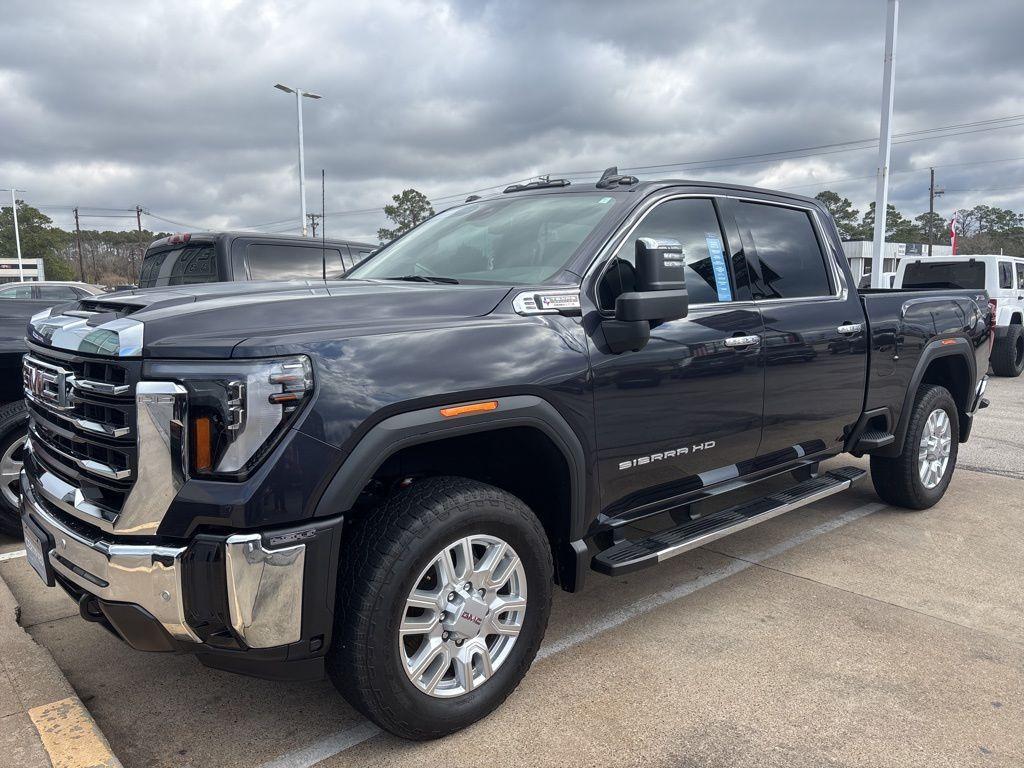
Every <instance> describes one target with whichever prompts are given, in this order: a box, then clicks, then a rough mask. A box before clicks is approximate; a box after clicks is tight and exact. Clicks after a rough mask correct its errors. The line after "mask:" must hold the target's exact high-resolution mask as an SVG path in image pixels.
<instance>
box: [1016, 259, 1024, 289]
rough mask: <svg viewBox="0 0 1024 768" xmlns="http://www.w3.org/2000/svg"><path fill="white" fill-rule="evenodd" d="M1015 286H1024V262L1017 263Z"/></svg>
mask: <svg viewBox="0 0 1024 768" xmlns="http://www.w3.org/2000/svg"><path fill="white" fill-rule="evenodd" d="M1017 287H1018V288H1024V263H1022V264H1018V265H1017Z"/></svg>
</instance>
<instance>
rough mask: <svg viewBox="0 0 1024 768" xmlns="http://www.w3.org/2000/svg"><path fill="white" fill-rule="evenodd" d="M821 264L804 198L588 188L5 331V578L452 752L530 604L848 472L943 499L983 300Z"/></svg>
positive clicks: (836, 261)
mask: <svg viewBox="0 0 1024 768" xmlns="http://www.w3.org/2000/svg"><path fill="white" fill-rule="evenodd" d="M841 254H842V250H841V247H840V243H839V238H838V235H837V233H836V230H835V228H834V226H833V223H832V222H831V220H830V219H829V217H828V215H827V214H826V212H825V211H824V209H823V208H822V207H821V205H820V204H819V203H818V202H817V201H815V200H811V199H806V198H802V197H796V196H792V195H787V194H782V193H777V192H769V191H765V190H759V189H750V188H744V187H735V186H726V185H714V184H706V183H694V182H672V181H667V182H645V183H640V182H638V181H637V180H636V179H635V178H632V177H628V176H620V175H618V174H617V173H615V172H614V171H613V170H612V169H609V172H607V173H606V174H605V176H604V177H603V178H602V179H601V180H600V181H599V182H598V183H597V184H596V185H595V184H586V185H572V186H571V185H569V183H568V182H567V181H561V180H547V181H545V182H543V183H534V184H528V185H518V186H512V187H509V188H508V189H506V190H505V192H504V193H502V194H499V195H495V196H493V197H490V198H486V199H480V200H475V201H471V202H467V203H466V204H463V205H459V206H456V207H454V208H452V209H450V210H447V211H444V212H442V213H440V214H438V215H437V216H434V217H433V218H431V219H430V220H428V221H427V222H425V223H423V224H421V225H420V226H419V227H417V228H416V229H414V230H412V231H411V232H409V233H408V234H406V235H405V236H403V237H401V238H400V239H398V240H396V241H395V242H393V243H391V244H390V245H388V246H386V247H385V248H383V249H382V250H381V251H379V252H378V253H376V254H375V255H374V256H372V257H371V258H370V259H368V260H367V261H365V262H364V263H363V264H361V265H360V266H358V267H356V268H355V269H354V270H353V271H352V272H351V273H350V274H349V276H348V278H347V279H345V280H342V281H337V282H331V281H328V282H327V283H326V284H323V283H321V284H319V285H316V286H312V285H306V284H298V283H279V284H275V283H251V284H242V283H234V284H214V285H206V286H196V287H182V288H177V289H166V290H159V289H154V290H150V291H144V292H141V293H139V294H137V295H131V294H119V295H117V296H112V297H108V298H99V299H92V300H86V301H82V302H80V303H79V304H78V305H77V307H75V308H74V309H73V310H71V311H68V308H62V311H61V312H60V313H52V314H51V315H50V316H49V317H42V318H36V319H35V320H33V322H32V323H31V324H30V327H29V337H28V342H29V355H28V356H27V357H26V358H25V381H26V386H27V391H28V392H29V393H30V397H31V408H30V410H31V426H30V437H29V443H28V448H27V451H26V457H25V471H24V473H23V474H22V493H23V502H22V504H23V516H22V519H23V523H24V526H25V536H26V549H27V553H28V557H27V561H28V563H29V564H30V565H31V566H32V567H33V568H35V569H36V571H37V572H38V574H39V576H40V577H41V578H42V579H43V580H44V581H45V582H46V583H47V584H49V585H59V586H60V587H61V588H62V589H64V590H65V591H67V592H68V593H69V594H70V595H72V596H73V597H74V598H75V599H76V600H78V601H79V602H80V605H81V613H82V616H83V617H85V618H86V619H88V620H92V621H97V622H100V623H102V624H104V625H106V626H107V627H108V628H110V629H111V630H112V631H113V632H114V633H115V634H116V635H118V636H120V637H121V638H123V639H124V640H125V641H126V642H128V643H130V644H131V645H132V646H134V647H135V648H138V649H142V650H152V651H156V650H162V651H171V650H178V651H182V650H184V651H190V652H193V653H195V654H196V655H197V656H198V657H199V658H200V659H201V660H202V661H203V663H205V664H208V665H210V666H213V667H217V668H222V669H228V670H233V671H237V672H245V673H249V674H254V675H261V676H266V677H273V678H291V679H309V678H317V677H319V676H321V675H322V674H323V673H324V672H326V673H327V674H329V675H330V677H331V678H332V680H333V681H334V683H335V684H336V685H337V686H338V688H339V689H340V690H341V692H342V693H343V694H344V695H345V696H346V697H348V698H349V699H350V700H351V701H352V702H353V703H354V704H355V706H356V707H358V708H359V709H360V710H361V711H362V712H364V713H365V714H366V715H367V716H369V717H370V718H372V719H373V720H374V721H375V722H376V723H378V724H380V725H381V726H383V727H384V728H387V729H388V730H390V731H392V732H393V733H396V734H399V735H402V736H405V737H409V738H432V737H437V736H440V735H443V734H445V733H449V732H451V731H453V730H455V729H458V728H461V727H464V726H466V725H467V724H469V723H471V722H473V721H475V720H477V719H478V718H480V717H482V716H484V715H486V714H487V713H488V712H490V711H491V710H493V709H494V708H495V707H497V706H498V705H499V704H500V703H501V702H502V701H503V700H504V699H505V697H506V696H507V695H508V694H509V693H510V692H511V691H512V690H513V688H514V687H515V686H516V685H517V684H518V682H519V681H520V680H521V679H522V677H523V675H524V674H525V673H526V671H527V669H528V667H529V666H530V663H531V662H532V660H533V658H534V655H535V654H536V652H537V650H538V648H539V646H540V643H541V640H542V637H543V635H544V630H545V627H546V625H547V620H548V614H549V610H550V604H551V590H552V583H555V584H557V585H559V586H560V587H561V588H562V589H564V590H567V591H570V592H571V591H574V590H578V589H579V588H580V586H581V584H582V582H583V580H584V577H585V576H586V575H587V574H588V573H589V572H590V571H592V570H593V571H598V572H600V573H604V574H613V575H614V574H621V573H625V572H628V571H631V570H634V569H637V568H640V567H643V566H647V565H651V564H654V563H656V562H658V561H661V560H664V559H665V558H667V557H671V556H673V555H677V554H679V553H681V552H685V551H687V550H689V549H692V548H694V547H697V546H700V545H702V544H705V543H707V542H709V541H712V540H714V539H716V538H718V537H721V536H724V535H727V534H730V533H732V532H734V531H738V530H740V529H743V528H747V527H749V526H751V525H753V524H756V523H759V522H761V521H763V520H766V519H768V518H771V517H773V516H775V515H778V514H780V513H783V512H786V511H788V510H791V509H795V508H797V507H799V506H801V505H804V504H808V503H811V502H812V501H815V500H817V499H821V498H823V497H825V496H827V495H829V494H833V493H837V492H840V491H842V490H844V489H846V488H848V487H849V486H850V484H851V483H853V482H855V481H857V480H858V479H860V478H861V477H862V476H863V475H864V474H865V471H864V470H863V469H860V468H858V467H854V466H846V467H840V468H835V469H832V470H830V471H821V470H819V462H821V461H822V460H824V459H826V458H830V457H834V456H836V455H838V454H841V453H844V452H848V453H852V454H854V455H858V456H859V455H862V454H870V456H871V476H872V480H873V482H874V485H875V488H876V489H877V491H878V493H879V495H880V496H881V497H882V498H883V499H885V500H886V501H888V502H890V503H892V504H895V505H899V506H903V507H908V508H913V509H920V508H925V507H928V506H931V505H933V504H935V503H936V502H937V501H938V500H939V499H940V498H941V497H942V495H943V493H944V492H945V490H946V487H947V485H948V484H949V482H950V480H951V478H952V476H953V470H954V467H955V464H956V459H957V448H958V444H959V443H960V442H962V441H964V440H966V439H967V437H968V436H969V434H970V432H971V425H972V420H973V418H974V415H975V412H976V411H977V409H978V408H979V407H981V406H982V405H984V404H985V401H984V399H983V397H982V394H983V392H984V388H985V381H986V379H985V372H986V370H987V367H988V357H989V351H990V346H991V336H992V332H991V323H990V311H989V305H988V301H987V298H986V296H985V294H984V292H983V291H978V290H942V291H881V292H863V293H858V291H857V290H856V289H855V288H854V286H853V280H852V278H851V275H850V272H849V269H848V267H847V264H846V261H845V259H843V258H842V255H841ZM790 476H791V477H792V480H791V482H790V484H789V486H788V487H787V488H786V490H784V491H783V492H777V491H776V492H774V493H765V492H763V491H762V495H760V496H758V493H757V487H758V486H757V484H758V482H759V481H762V480H765V479H766V478H769V477H777V478H778V477H782V478H789V477H790ZM737 492H743V493H742V495H741V496H739V497H738V496H737ZM751 497H753V498H751ZM741 499H742V500H741ZM55 542H59V543H60V547H59V548H55ZM115 545H116V546H115Z"/></svg>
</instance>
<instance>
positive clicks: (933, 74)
mask: <svg viewBox="0 0 1024 768" xmlns="http://www.w3.org/2000/svg"><path fill="white" fill-rule="evenodd" d="M3 8H4V12H3V21H2V24H0V104H2V107H0V187H3V186H10V185H11V184H14V185H16V186H17V187H19V188H23V189H25V190H27V192H25V193H24V194H23V195H21V196H22V197H24V198H25V199H26V200H28V201H29V202H31V203H32V204H35V205H40V206H45V208H44V210H45V212H46V213H47V214H49V215H50V216H52V218H53V219H54V220H55V222H57V223H58V224H61V225H64V226H67V225H68V224H69V222H70V208H71V206H74V205H78V206H80V207H81V210H82V211H83V212H89V213H91V214H111V215H114V214H118V213H119V212H118V211H116V210H109V209H125V208H134V206H135V205H136V204H141V205H142V206H143V207H144V208H145V209H147V210H148V211H151V212H152V213H153V214H154V216H160V217H163V218H164V219H169V220H171V221H173V222H175V223H173V224H172V223H169V222H167V221H163V220H160V219H156V218H152V217H146V219H145V220H144V224H145V225H146V226H147V227H149V228H153V229H169V230H172V231H181V230H186V229H190V228H199V227H209V228H220V227H229V226H230V227H247V228H248V227H255V228H259V229H262V230H264V231H296V230H297V228H298V201H297V198H298V193H297V182H296V166H297V159H296V154H297V152H296V135H295V105H294V97H291V96H288V95H286V94H283V93H281V92H280V91H277V90H274V89H273V87H272V86H273V85H274V83H276V82H283V83H287V84H290V85H296V86H299V87H302V88H306V89H309V90H314V91H317V92H319V93H321V94H323V96H324V98H323V100H321V101H316V102H314V101H309V100H307V101H306V102H305V111H304V116H305V129H306V171H307V178H308V180H309V184H308V189H307V197H308V200H309V208H310V210H313V211H318V210H319V209H320V184H319V177H320V169H321V168H324V169H326V174H327V205H326V208H327V212H328V217H327V218H328V223H327V227H328V233H329V234H330V235H334V236H349V237H355V238H363V239H374V240H375V234H374V233H375V232H376V229H377V227H378V226H381V225H382V224H384V223H385V221H384V220H383V216H382V214H381V213H380V208H381V207H382V206H383V205H384V204H385V203H386V202H387V201H388V198H389V196H390V195H391V194H393V193H395V192H397V191H399V190H401V189H403V188H406V187H410V186H412V187H416V188H418V189H420V190H422V191H423V192H425V193H427V194H428V195H429V196H430V197H431V198H432V199H433V200H435V201H436V205H437V206H438V207H442V206H443V205H445V204H446V202H450V201H452V200H458V199H461V197H463V196H465V195H466V194H468V193H469V192H472V191H476V190H479V189H481V188H486V187H492V186H494V185H500V184H506V183H509V182H511V181H515V180H518V179H522V178H525V177H529V176H531V175H534V174H540V173H552V174H556V175H566V174H577V175H576V176H574V178H579V179H580V180H581V181H583V180H586V179H590V180H593V179H595V178H596V174H595V175H589V176H587V175H586V173H587V172H593V171H599V170H600V169H602V168H604V167H606V166H609V165H613V164H617V165H618V166H619V167H620V168H632V167H636V166H652V165H664V166H668V165H669V164H683V163H691V165H689V166H687V165H677V166H676V167H663V168H655V169H650V170H647V171H645V172H642V173H638V175H641V176H644V177H675V178H722V179H727V180H734V181H741V182H744V183H749V184H754V185H763V186H770V187H778V188H784V189H791V190H793V191H798V192H802V193H806V194H814V193H816V192H817V191H819V190H820V189H822V188H831V189H834V190H836V191H838V192H841V193H842V194H844V195H847V196H849V197H850V198H851V199H852V200H853V201H854V202H855V203H856V204H857V206H858V207H861V208H863V207H864V206H866V204H867V202H868V201H869V200H870V199H872V197H873V194H874V182H873V175H874V172H875V166H876V150H875V149H874V148H872V147H871V146H870V143H863V144H857V145H855V147H856V148H852V147H851V145H848V144H841V143H842V142H850V141H854V140H860V139H870V137H872V136H876V137H877V135H878V123H879V101H880V93H881V73H882V48H883V44H882V42H883V41H882V37H883V34H882V33H883V28H884V20H885V19H884V17H885V2H884V0H856V1H851V0H806V1H805V0H745V1H744V2H740V1H739V0H735V1H734V2H730V1H729V0H706V1H705V0H685V1H684V0H674V1H669V0H651V1H649V2H644V1H643V0H632V1H631V2H625V3H624V2H605V1H604V0H579V1H578V2H559V1H558V0H549V1H548V2H543V1H537V2H526V1H522V2H515V1H514V0H501V1H497V0H495V1H493V2H483V1H482V0H454V1H453V2H413V1H412V0H369V1H366V2H364V0H344V1H343V2H213V1H212V0H211V1H209V2H202V1H200V0H194V1H193V0H175V1H174V2H142V1H140V0H136V1H135V2H105V3H103V2H99V3H98V2H95V1H93V2H60V3H57V2H53V1H52V0H51V1H49V2H46V1H41V0H27V1H24V2H23V1H22V0H4V3H3ZM900 10H901V14H900V28H899V38H898V46H897V61H896V77H897V84H896V99H895V118H894V131H895V133H896V134H899V135H902V138H897V139H896V141H897V142H901V143H897V144H896V145H895V146H894V147H893V162H892V167H893V169H894V172H895V173H894V175H893V183H892V188H891V193H890V194H891V197H890V199H891V201H892V202H894V203H895V204H896V205H897V206H898V207H900V208H901V209H902V210H903V211H904V212H905V213H907V214H909V215H911V216H913V215H916V214H917V213H920V212H921V211H922V210H926V209H927V204H928V200H927V187H928V171H927V169H928V167H929V166H931V165H934V166H936V168H937V174H938V180H939V184H940V186H943V187H945V188H946V189H947V190H948V192H947V194H946V196H945V198H942V199H940V203H939V206H938V208H939V210H940V211H941V212H943V213H947V212H949V211H951V210H952V209H953V208H956V207H963V206H970V205H975V204H977V203H986V204H990V205H999V206H1003V207H1011V208H1015V209H1017V210H1024V50H1022V48H1021V43H1020V33H1021V30H1022V29H1024V3H1021V2H1020V0H974V2H970V3H965V2H953V1H952V0H903V2H902V4H901V9H900ZM1016 115H1020V116H1022V117H1021V118H1020V119H1017V120H1004V121H1002V122H986V123H983V122H982V121H989V120H995V119H998V118H1007V117H1011V116H1016ZM967 124H971V125H967ZM954 125H956V126H964V127H961V128H956V129H947V130H945V131H938V132H935V131H932V132H928V131H929V129H935V128H938V127H942V126H954ZM995 126H999V127H998V128H997V129H994V130H993V128H994V127H995ZM982 129H984V130H982ZM952 134H957V135H952ZM823 145H836V146H823ZM809 147H818V148H819V149H816V150H806V149H804V148H809ZM798 149H799V150H803V151H800V152H790V153H788V154H781V155H774V156H771V157H768V158H764V157H760V158H756V157H755V158H752V157H750V156H751V155H759V154H763V153H772V152H785V151H787V150H798ZM694 161H713V162H706V163H694ZM755 161H756V162H755ZM990 161H991V162H990ZM915 169H916V170H915ZM125 213H127V212H125ZM134 225H135V221H134V215H132V216H131V218H130V219H129V218H98V217H91V218H87V219H83V226H86V227H90V228H92V227H97V228H114V229H116V228H122V227H133V226H134Z"/></svg>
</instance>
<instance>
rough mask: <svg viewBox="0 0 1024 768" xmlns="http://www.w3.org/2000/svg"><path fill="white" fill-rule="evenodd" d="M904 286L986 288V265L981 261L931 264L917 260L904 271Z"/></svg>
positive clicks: (920, 287) (923, 288)
mask: <svg viewBox="0 0 1024 768" xmlns="http://www.w3.org/2000/svg"><path fill="white" fill-rule="evenodd" d="M903 287H904V288H918V289H922V290H926V289H942V288H953V289H958V288H968V289H970V288H984V287H985V265H984V264H983V263H982V262H980V261H948V262H945V263H939V264H930V263H928V262H924V261H915V262H914V263H912V264H907V268H906V270H905V271H904V272H903Z"/></svg>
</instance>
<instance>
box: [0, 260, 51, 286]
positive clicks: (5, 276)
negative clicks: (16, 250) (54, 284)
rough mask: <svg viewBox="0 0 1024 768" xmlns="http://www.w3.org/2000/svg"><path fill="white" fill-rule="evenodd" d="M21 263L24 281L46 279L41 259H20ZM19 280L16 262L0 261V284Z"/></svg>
mask: <svg viewBox="0 0 1024 768" xmlns="http://www.w3.org/2000/svg"><path fill="white" fill-rule="evenodd" d="M21 263H22V266H23V267H24V269H25V280H45V279H46V273H45V272H43V260H42V259H22V260H21ZM20 279H21V278H20V277H18V260H17V259H0V283H16V282H18V281H19V280H20Z"/></svg>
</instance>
